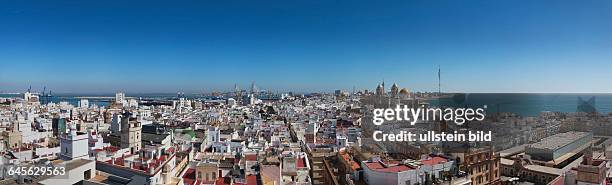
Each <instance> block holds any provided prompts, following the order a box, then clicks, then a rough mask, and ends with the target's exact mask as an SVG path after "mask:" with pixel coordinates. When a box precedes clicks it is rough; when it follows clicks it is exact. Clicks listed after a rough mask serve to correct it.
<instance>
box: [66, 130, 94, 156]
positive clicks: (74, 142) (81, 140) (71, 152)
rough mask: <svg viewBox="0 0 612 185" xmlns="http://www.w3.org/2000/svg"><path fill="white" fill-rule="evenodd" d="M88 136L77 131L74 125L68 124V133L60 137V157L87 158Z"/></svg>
mask: <svg viewBox="0 0 612 185" xmlns="http://www.w3.org/2000/svg"><path fill="white" fill-rule="evenodd" d="M87 142H88V136H87V134H85V133H78V132H77V131H76V125H75V124H70V131H69V132H68V134H63V135H62V136H61V137H60V148H61V151H60V159H62V160H73V159H87V158H88V156H89V151H88V149H89V147H88V146H89V145H88V143H87Z"/></svg>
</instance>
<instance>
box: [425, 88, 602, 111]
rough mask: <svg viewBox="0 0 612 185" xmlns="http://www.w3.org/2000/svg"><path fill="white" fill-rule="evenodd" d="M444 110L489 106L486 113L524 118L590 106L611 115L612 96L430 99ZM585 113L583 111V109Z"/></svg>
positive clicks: (486, 95) (467, 95) (460, 95)
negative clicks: (443, 107) (499, 113)
mask: <svg viewBox="0 0 612 185" xmlns="http://www.w3.org/2000/svg"><path fill="white" fill-rule="evenodd" d="M429 103H430V105H433V106H445V107H472V108H482V107H484V106H486V107H487V112H489V113H491V112H511V113H514V114H517V115H520V116H523V117H528V116H538V115H539V114H540V113H541V112H543V111H551V112H577V111H579V106H580V105H583V106H584V105H590V106H592V107H594V109H595V110H596V111H597V112H599V113H603V114H607V113H610V112H612V93H457V94H453V95H450V96H447V97H443V98H439V99H431V100H429ZM580 110H584V109H580Z"/></svg>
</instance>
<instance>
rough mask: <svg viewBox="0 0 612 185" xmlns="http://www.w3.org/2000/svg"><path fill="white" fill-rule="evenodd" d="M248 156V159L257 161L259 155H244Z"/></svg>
mask: <svg viewBox="0 0 612 185" xmlns="http://www.w3.org/2000/svg"><path fill="white" fill-rule="evenodd" d="M244 157H245V158H246V160H247V161H257V155H256V154H248V155H246V156H244Z"/></svg>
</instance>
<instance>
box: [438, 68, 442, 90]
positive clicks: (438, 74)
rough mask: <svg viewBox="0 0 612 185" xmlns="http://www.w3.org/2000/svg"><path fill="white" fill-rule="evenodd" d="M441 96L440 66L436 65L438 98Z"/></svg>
mask: <svg viewBox="0 0 612 185" xmlns="http://www.w3.org/2000/svg"><path fill="white" fill-rule="evenodd" d="M440 94H442V89H441V88H440V65H438V96H439V95H440Z"/></svg>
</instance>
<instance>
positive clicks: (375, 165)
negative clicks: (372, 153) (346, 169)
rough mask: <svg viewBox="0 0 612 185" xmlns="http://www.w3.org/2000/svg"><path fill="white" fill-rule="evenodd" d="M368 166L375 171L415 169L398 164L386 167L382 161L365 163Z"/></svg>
mask: <svg viewBox="0 0 612 185" xmlns="http://www.w3.org/2000/svg"><path fill="white" fill-rule="evenodd" d="M365 164H366V166H367V167H368V168H369V169H371V170H374V171H379V172H403V171H408V170H413V169H414V168H412V167H409V166H406V165H397V166H391V167H385V166H383V165H382V164H381V163H380V162H368V163H365Z"/></svg>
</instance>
